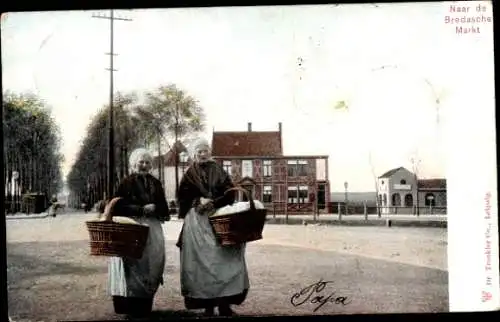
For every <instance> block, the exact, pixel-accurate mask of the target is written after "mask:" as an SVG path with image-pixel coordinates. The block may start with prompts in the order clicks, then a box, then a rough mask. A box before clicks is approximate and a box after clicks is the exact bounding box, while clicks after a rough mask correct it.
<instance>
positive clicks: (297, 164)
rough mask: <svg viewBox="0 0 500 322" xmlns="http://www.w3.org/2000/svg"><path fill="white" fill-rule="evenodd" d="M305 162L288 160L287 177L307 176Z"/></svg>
mask: <svg viewBox="0 0 500 322" xmlns="http://www.w3.org/2000/svg"><path fill="white" fill-rule="evenodd" d="M307 164H308V162H307V160H288V176H289V177H305V176H307Z"/></svg>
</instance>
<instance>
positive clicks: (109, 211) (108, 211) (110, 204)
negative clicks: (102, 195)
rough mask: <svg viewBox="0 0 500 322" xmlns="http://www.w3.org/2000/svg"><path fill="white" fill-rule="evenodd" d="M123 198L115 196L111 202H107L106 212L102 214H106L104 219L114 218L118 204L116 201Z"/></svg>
mask: <svg viewBox="0 0 500 322" xmlns="http://www.w3.org/2000/svg"><path fill="white" fill-rule="evenodd" d="M120 199H122V198H121V197H115V198H113V199H111V201H110V202H108V203H107V204H106V207H105V208H104V213H103V214H102V215H103V216H104V221H111V220H112V219H113V209H114V207H115V205H116V203H117V202H118V201H119V200H120Z"/></svg>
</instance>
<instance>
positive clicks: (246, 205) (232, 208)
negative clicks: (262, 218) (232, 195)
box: [211, 200, 264, 217]
mask: <svg viewBox="0 0 500 322" xmlns="http://www.w3.org/2000/svg"><path fill="white" fill-rule="evenodd" d="M253 202H254V204H255V209H264V205H263V204H262V202H260V201H259V200H254V201H253ZM249 209H250V202H249V201H240V202H235V203H234V204H232V205H227V206H225V207H222V208H220V209H218V210H217V211H216V212H215V213H214V214H213V215H212V216H211V217H216V216H222V215H228V214H234V213H239V212H242V211H246V210H249Z"/></svg>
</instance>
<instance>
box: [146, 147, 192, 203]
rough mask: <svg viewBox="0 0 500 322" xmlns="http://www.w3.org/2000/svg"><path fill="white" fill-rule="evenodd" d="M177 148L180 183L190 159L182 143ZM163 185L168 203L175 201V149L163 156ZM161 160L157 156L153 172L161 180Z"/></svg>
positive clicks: (154, 160) (154, 159)
mask: <svg viewBox="0 0 500 322" xmlns="http://www.w3.org/2000/svg"><path fill="white" fill-rule="evenodd" d="M176 147H177V153H178V155H177V157H178V159H177V165H178V166H177V171H178V179H179V183H180V181H181V179H182V176H183V174H184V172H185V171H186V170H187V168H188V165H189V161H190V159H189V158H188V154H187V149H186V147H185V146H184V145H183V144H182V143H180V142H179V143H178V144H177V145H176ZM162 161H163V162H162V164H163V171H162V180H161V181H162V185H163V189H165V197H166V199H167V201H168V202H170V201H172V200H175V192H176V187H175V153H174V149H173V148H172V149H170V150H169V151H168V152H167V153H166V154H164V155H162ZM158 165H159V158H158V156H155V157H154V158H153V169H152V170H151V174H152V175H153V176H155V177H156V178H160V176H159V173H158V169H159V167H158Z"/></svg>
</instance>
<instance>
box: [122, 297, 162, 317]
mask: <svg viewBox="0 0 500 322" xmlns="http://www.w3.org/2000/svg"><path fill="white" fill-rule="evenodd" d="M113 306H114V308H115V313H116V314H130V315H136V316H145V315H148V314H149V313H151V310H152V309H153V298H141V297H124V296H113Z"/></svg>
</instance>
